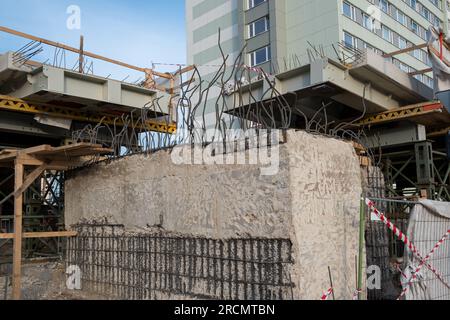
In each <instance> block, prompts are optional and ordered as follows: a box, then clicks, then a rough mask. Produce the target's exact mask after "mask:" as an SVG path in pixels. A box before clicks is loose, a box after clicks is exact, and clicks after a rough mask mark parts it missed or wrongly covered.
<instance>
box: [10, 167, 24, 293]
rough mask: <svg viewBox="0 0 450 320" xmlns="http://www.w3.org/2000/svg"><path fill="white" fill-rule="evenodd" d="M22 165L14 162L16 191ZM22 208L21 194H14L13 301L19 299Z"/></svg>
mask: <svg viewBox="0 0 450 320" xmlns="http://www.w3.org/2000/svg"><path fill="white" fill-rule="evenodd" d="M23 169H24V168H23V164H22V163H21V162H20V161H19V160H16V163H15V184H14V190H15V191H17V190H19V189H20V188H21V187H22V184H23ZM22 206H23V193H22V192H20V193H16V195H15V197H14V245H13V282H12V285H13V289H12V298H13V300H20V298H21V283H20V282H21V276H22Z"/></svg>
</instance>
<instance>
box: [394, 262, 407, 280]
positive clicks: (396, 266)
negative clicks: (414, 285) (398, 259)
mask: <svg viewBox="0 0 450 320" xmlns="http://www.w3.org/2000/svg"><path fill="white" fill-rule="evenodd" d="M395 268H396V269H397V271H398V272H400V274H401V275H402V276H403V278H405V279H408V277H407V276H406V274H405V273H404V272H403V270H402V268H400V265H399V264H398V263H396V264H395Z"/></svg>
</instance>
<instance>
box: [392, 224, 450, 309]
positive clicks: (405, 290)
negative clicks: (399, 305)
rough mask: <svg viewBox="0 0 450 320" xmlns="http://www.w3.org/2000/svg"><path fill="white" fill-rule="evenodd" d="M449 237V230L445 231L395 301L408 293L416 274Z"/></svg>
mask: <svg viewBox="0 0 450 320" xmlns="http://www.w3.org/2000/svg"><path fill="white" fill-rule="evenodd" d="M449 236H450V230H447V232H446V233H445V235H444V236H443V237H442V239H441V240H439V241H438V242H437V243H436V245H435V246H434V248H433V250H431V252H430V253H429V254H428V255H427V256H426V257H425V259H423V260H422V262H420V265H419V266H418V267H417V269H416V270H415V271H414V273H413V275H412V277H411V279H410V280H409V281H408V283H407V285H406V287H405V288H404V289H403V291H402V293H401V294H400V296H399V297H398V299H397V300H400V299H401V298H402V297H403V296H404V295H405V294H406V292H407V291H408V289H409V288H410V287H411V284H412V283H413V281H414V280H415V279H416V278H417V274H418V273H419V272H420V270H422V268H423V266H424V265H425V263H426V262H427V261H428V260H430V258H431V256H432V255H433V254H434V253H435V252H436V251H437V249H439V247H440V246H441V245H442V244H443V243H444V242H445V241H446V240H447V239H448V237H449Z"/></svg>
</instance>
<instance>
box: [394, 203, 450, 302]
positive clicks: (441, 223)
mask: <svg viewBox="0 0 450 320" xmlns="http://www.w3.org/2000/svg"><path fill="white" fill-rule="evenodd" d="M449 229H450V203H448V202H436V201H429V200H424V201H421V203H420V204H418V205H416V206H415V207H414V208H413V210H412V212H411V216H410V221H409V227H408V233H407V235H408V237H409V238H410V239H411V241H412V242H413V243H414V244H415V245H416V247H417V249H418V251H419V253H420V254H421V255H422V257H426V256H427V255H428V254H429V253H430V252H431V250H432V249H433V248H434V246H435V245H436V243H437V242H438V241H439V240H440V239H441V238H442V237H443V236H444V234H445V233H446V232H447V230H449ZM405 257H406V259H405V260H406V261H405V263H406V266H405V267H406V268H405V270H404V273H405V276H406V277H407V279H405V278H402V285H403V287H405V286H406V284H407V283H408V280H409V278H410V277H411V274H412V273H413V272H414V271H415V270H416V268H417V267H418V266H419V265H420V262H421V260H420V259H419V258H417V256H416V255H413V254H412V253H411V252H410V251H409V250H407V251H406V252H405ZM428 262H429V263H430V264H431V265H432V266H433V267H434V268H435V269H437V270H438V272H439V273H440V274H441V275H442V276H443V279H444V281H445V282H446V283H447V284H450V239H447V241H445V242H444V243H443V244H442V245H441V247H440V248H439V249H437V251H436V252H435V253H434V254H433V256H432V257H431V259H430V260H428ZM406 299H407V300H450V288H449V287H448V286H447V285H445V284H444V283H443V282H442V281H441V280H439V279H438V277H437V276H436V275H435V274H434V273H433V272H431V271H430V270H429V269H428V268H427V267H426V266H424V267H423V268H422V269H421V271H420V272H419V274H418V277H417V280H416V281H414V282H413V284H412V285H411V287H410V288H409V290H408V292H407V294H406Z"/></svg>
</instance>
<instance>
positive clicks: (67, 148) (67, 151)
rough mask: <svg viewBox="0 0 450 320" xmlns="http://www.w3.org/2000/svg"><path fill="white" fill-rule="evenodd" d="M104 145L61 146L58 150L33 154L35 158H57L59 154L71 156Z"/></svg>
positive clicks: (53, 149) (77, 144)
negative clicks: (75, 152)
mask: <svg viewBox="0 0 450 320" xmlns="http://www.w3.org/2000/svg"><path fill="white" fill-rule="evenodd" d="M101 147H102V145H99V144H90V143H85V142H81V143H75V144H70V145H67V146H61V147H56V148H51V149H48V150H42V151H37V152H32V153H31V154H33V155H34V156H38V157H42V156H56V155H59V154H70V152H73V151H76V150H80V149H92V148H101Z"/></svg>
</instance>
